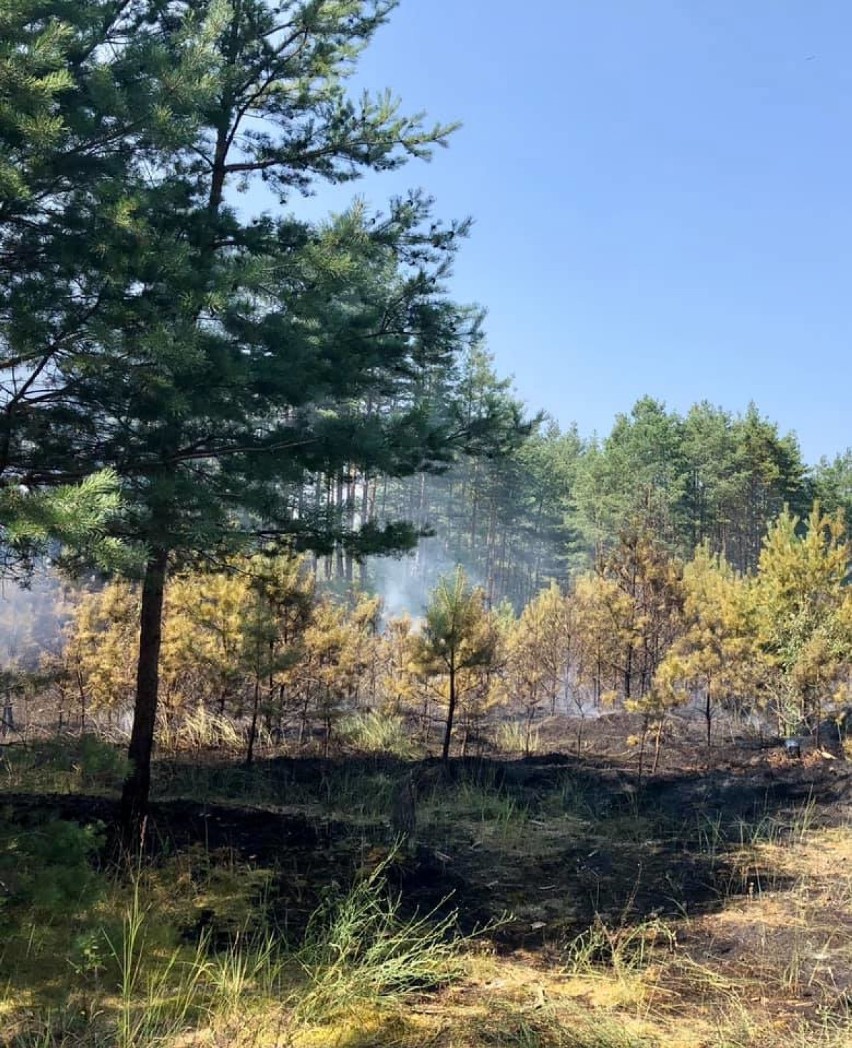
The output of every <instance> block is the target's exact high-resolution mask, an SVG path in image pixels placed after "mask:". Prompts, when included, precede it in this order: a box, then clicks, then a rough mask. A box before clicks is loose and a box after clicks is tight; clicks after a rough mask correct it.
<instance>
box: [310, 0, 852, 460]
mask: <svg viewBox="0 0 852 1048" xmlns="http://www.w3.org/2000/svg"><path fill="white" fill-rule="evenodd" d="M850 39H852V5H850V4H849V3H848V2H846V0H808V2H807V3H805V2H803V0H796V2H793V0H748V2H747V3H743V2H742V0H714V2H713V3H705V2H703V0H643V2H641V3H640V2H637V0H582V2H581V0H533V2H530V3H528V4H525V5H524V4H518V3H517V0H514V2H512V3H509V2H508V0H489V2H487V3H486V2H485V0H403V2H402V3H401V5H400V7H399V8H398V9H397V11H396V12H395V13H394V15H393V17H392V20H391V22H390V24H389V25H388V26H386V27H385V28H384V29H383V30H382V31H381V32H380V34H379V35H378V36H377V38H376V40H375V41H374V43H373V45H372V46H371V47H370V49H369V50H368V51H367V52H366V53H365V55H364V57H363V59H362V62H361V66H360V70H359V75H358V78H357V82H358V83H359V84H363V85H365V86H368V87H370V88H376V89H381V88H384V87H391V88H392V89H393V91H394V92H395V93H396V94H398V95H399V96H400V97H401V98H402V100H403V102H404V108H405V109H406V110H407V111H416V110H420V109H423V110H426V111H427V112H428V114H429V116H430V117H433V118H435V119H440V120H448V121H449V120H454V119H459V120H461V121H463V124H464V126H463V128H462V130H460V131H459V132H458V133H457V134H456V135H455V136H454V139H453V142H452V147H451V148H450V149H449V150H446V151H444V150H441V151H439V152H438V154H437V155H436V157H435V159H434V160H433V161H432V163H431V164H429V165H424V164H412V165H409V166H408V167H406V168H405V169H404V170H403V171H402V172H397V173H394V174H392V175H383V176H379V177H370V178H369V179H364V180H362V181H361V182H360V183H355V184H354V187H353V186H352V185H350V186H348V187H346V191H345V194H346V196H347V197H348V196H350V195H352V194H353V193H355V192H357V193H359V194H361V195H363V196H365V197H366V198H367V200H368V201H369V202H370V203H372V204H375V205H381V203H382V202H383V201H384V200H386V199H387V197H388V196H389V195H391V194H392V193H393V192H395V191H398V190H401V189H402V188H405V187H408V186H412V185H421V186H423V187H424V188H426V189H427V190H428V191H429V192H431V193H433V194H434V195H435V196H436V198H437V203H438V206H437V212H438V214H440V215H442V216H446V217H451V216H453V217H461V216H465V215H471V216H473V217H474V219H475V226H474V230H473V234H472V237H471V239H470V241H469V242H468V243H467V244H466V245H465V246H464V248H463V250H462V253H461V255H460V257H459V260H458V263H457V265H456V270H455V277H454V281H453V292H454V295H455V296H456V297H457V298H459V299H461V300H465V301H476V302H479V303H481V304H482V305H483V306H485V307H486V308H487V310H488V320H487V333H488V343H489V347H490V349H491V351H492V352H493V353H494V355H495V358H496V362H497V367H498V370H500V372H501V373H504V374H507V373H511V374H513V375H514V377H515V383H516V386H517V389H518V391H519V392H520V394H521V395H522V396H523V397H524V399H525V400H526V401H527V402H528V404H529V406H530V407H531V408H533V409H538V408H543V409H545V410H547V411H548V412H550V413H551V414H552V415H554V416H555V417H556V418H557V419H558V420H559V422H560V423H562V424H565V425H567V424H569V423H571V422H574V421H576V423H577V424H578V426H579V429H580V432H581V433H582V434H583V435H590V434H591V433H592V432H593V431H597V432H598V433H599V434H601V435H603V434H605V433H606V432H608V430H609V428H610V426H611V425H612V421H613V418H614V416H615V414H616V413H617V412H619V411H628V410H629V409H630V407H631V405H632V404H633V403H634V401H635V400H636V399H638V398H639V397H640V396H642V395H644V394H646V393H647V394H650V395H651V396H654V397H657V398H659V399H661V400H664V401H665V402H666V404H667V405H668V406H669V407H670V408H674V409H677V410H680V411H685V410H686V409H687V408H688V407H689V405H690V404H692V403H694V402H695V401H698V400H704V399H706V400H709V401H711V402H712V403H714V404H719V405H722V406H724V407H726V408H728V409H730V410H733V411H741V410H743V409H744V408H745V407H746V406H747V404H748V402H749V401H750V400H754V401H755V402H756V403H757V404H758V406H759V408H760V409H761V411H762V413H763V414H764V415H766V416H768V417H769V418H771V419H773V420H774V421H776V422H778V424H779V426H780V427H781V429H782V431H785V432H786V431H787V430H790V429H793V430H795V431H796V432H797V434H798V436H799V439H800V441H801V445H802V449H803V452H804V455H805V458H806V459H807V460H808V461H810V462H814V461H816V460H817V459H818V458H819V457H820V456H821V455H828V456H833V455H834V454H835V453H837V452H839V451H842V450H844V449H845V448H846V447H847V446H849V445H850V444H852V423H850V418H852V416H850V412H849V392H850V390H849V386H850V382H849V379H850V377H852V359H850V346H852V280H850V278H852V62H850V60H849V40H850ZM340 201H341V197H340V196H339V195H338V194H336V193H335V194H333V195H332V196H320V197H319V199H318V201H317V203H322V204H323V205H324V206H325V205H326V204H328V205H329V206H334V207H339V206H340Z"/></svg>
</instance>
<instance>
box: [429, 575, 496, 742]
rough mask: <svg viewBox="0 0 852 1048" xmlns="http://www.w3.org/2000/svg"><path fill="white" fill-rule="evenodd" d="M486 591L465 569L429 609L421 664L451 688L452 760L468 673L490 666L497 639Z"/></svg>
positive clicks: (440, 589)
mask: <svg viewBox="0 0 852 1048" xmlns="http://www.w3.org/2000/svg"><path fill="white" fill-rule="evenodd" d="M483 597H484V594H483V592H482V591H481V590H477V589H474V588H473V587H471V585H470V583H469V582H468V579H467V576H466V575H465V573H464V571H462V569H461V568H457V569H456V570H455V571H454V572H453V573H452V575H448V576H445V577H444V578H442V579H441V580H440V581H439V582H438V585H437V586H436V587H435V590H434V592H433V594H432V599H431V601H430V603H429V607H428V608H427V609H426V621H425V623H424V625H423V629H422V631H421V635H420V638H419V641H420V643H419V645H418V653H417V661H418V662H419V664H420V667H421V671H422V673H423V674H424V675H425V676H438V677H440V678H442V679H443V680H445V681H446V685H447V694H446V699H447V719H446V724H445V727H444V741H443V745H442V748H441V758H442V760H444V761H447V760H448V759H449V755H450V743H451V741H452V736H453V725H454V723H455V717H456V711H457V709H458V707H459V703H460V702H461V700H462V699H463V698H464V693H465V690H466V689H465V684H466V683H467V684H470V682H469V681H467V682H466V681H465V680H464V674H465V672H466V671H470V670H473V669H476V668H479V667H484V666H487V665H489V663H491V662H492V660H493V659H494V655H495V651H496V644H497V637H496V631H495V629H494V627H493V623H491V622H490V621H489V618H488V615H487V613H486V611H485V605H484V600H483Z"/></svg>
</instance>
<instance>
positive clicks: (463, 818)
mask: <svg viewBox="0 0 852 1048" xmlns="http://www.w3.org/2000/svg"><path fill="white" fill-rule="evenodd" d="M578 728H582V738H581V743H580V747H579V752H577V746H576V742H577V731H578ZM637 728H638V720H637V718H633V717H630V716H628V715H614V716H608V717H600V718H598V719H597V720H594V721H590V722H584V723H583V724H582V725H579V724H578V723H577V722H572V721H569V720H567V719H563V720H559V719H554V720H552V721H550V722H548V723H547V724H546V725H545V726H544V728H543V731H542V737H543V739H544V742H545V744H547V745H552V746H553V748H554V750H555V751H557V749H560V750H562V751H563V752H558V751H557V752H553V753H551V754H547V755H541V754H540V755H536V756H531V757H526V758H520V759H514V760H501V759H497V758H495V757H475V758H467V759H464V760H462V759H456V760H454V761H451V762H450V765H449V767H448V768H447V769H444V768H442V767H441V766H440V765H439V764H438V763H437V762H435V761H431V760H430V761H424V762H421V763H419V764H416V765H415V766H414V767H415V779H416V784H417V785H416V790H417V804H416V808H417V831H416V835H415V841H414V842H413V843H412V844H410V845H409V846H408V847H406V848H403V849H401V850H400V851H399V852H398V853H397V854H396V855H395V857H394V858H393V860H392V861H391V863H390V865H389V867H388V877H389V881H390V883H391V885H392V887H393V888H395V889H396V890H398V892H399V894H400V898H401V903H402V908H403V910H404V911H406V912H410V913H413V912H420V913H424V912H430V911H435V910H437V912H447V911H449V910H456V911H458V915H459V923H460V925H461V927H462V928H463V930H465V931H473V930H475V929H477V928H479V929H481V928H483V927H484V926H488V925H493V927H491V929H490V930H489V931H487V932H486V934H487V935H488V936H490V937H491V938H492V939H493V940H494V941H495V943H496V944H497V945H498V946H499V947H501V948H503V949H513V948H518V947H524V948H526V949H545V950H553V949H559V948H561V947H563V946H564V945H565V944H567V943H568V942H570V941H571V940H572V939H573V938H574V937H575V936H576V935H577V934H579V933H581V932H582V931H583V930H584V929H586V928H588V927H589V926H590V925H591V924H592V923H593V922H594V921H595V920H596V919H599V920H602V921H604V922H605V923H606V924H607V925H608V926H610V927H625V926H633V925H639V924H641V923H643V922H647V921H649V920H655V919H657V918H677V917H681V916H685V915H688V916H689V917H694V916H697V915H701V914H712V913H713V912H714V911H716V910H717V909H719V908H720V907H721V905H722V903H723V902H724V901H725V900H726V899H729V898H730V897H731V896H732V895H737V894H741V895H743V896H744V897H748V896H749V895H750V894H752V893H753V892H754V891H755V887H756V886H757V887H758V888H761V889H762V888H763V887H765V885H767V884H771V886H772V888H773V890H783V889H784V888H785V886H786V885H787V884H788V881H789V878H788V877H787V876H786V875H785V874H784V873H783V871H777V870H776V871H773V870H763V869H760V868H759V866H755V865H754V864H752V865H748V864H746V865H745V866H744V865H743V863H742V860H741V854H740V853H741V851H742V846H743V844H744V841H746V839H749V840H755V839H758V838H759V837H760V835H761V834H763V835H766V836H770V835H771V836H773V838H774V839H778V838H780V837H783V835H784V834H785V833H789V832H791V830H790V827H791V826H793V825H794V824H795V823H796V821H797V820H799V821H800V820H801V818H802V813H803V812H807V818H808V820H809V822H810V823H811V824H816V825H835V824H841V823H843V822H844V821H845V820H846V819H848V815H849V811H850V805H852V766H850V765H849V764H847V762H846V761H845V760H843V759H831V758H830V757H828V756H822V755H820V754H819V753H817V752H814V753H811V754H809V755H806V756H805V757H804V758H803V759H801V760H791V759H788V758H787V757H786V756H785V754H784V753H783V751H782V750H781V748H780V747H779V746H778V745H777V744H773V743H772V742H763V741H761V740H760V739H755V738H734V737H731V738H728V739H725V740H722V741H719V742H717V743H716V744H715V745H714V746H713V747H712V748H711V749H709V750H708V749H707V748H706V747H705V746H703V745H702V743H701V739H700V725H699V726H691V725H689V724H683V725H680V726H679V727H678V729H677V731H676V733H675V734H674V735H672V736H670V737H669V738H667V739H665V740H664V744H663V747H662V749H661V751H660V760H659V766H658V768H657V769H656V770H655V771H654V772H653V773H651V772H649V771H648V770H647V768H648V765H649V763H650V760H649V755H648V753H647V752H646V753H645V755H644V758H643V764H644V765H645V770H644V772H643V775H642V776H641V777H640V775H639V755H638V751H637V745H636V739H635V737H636V734H637ZM572 751H573V752H572ZM411 769H412V765H411V764H407V763H403V762H400V761H395V760H390V759H382V758H364V757H348V758H345V757H341V758H338V759H328V760H321V759H317V758H305V759H298V758H285V757H278V756H274V755H271V754H270V755H267V757H266V759H264V760H261V761H259V762H258V763H257V764H256V765H255V766H254V767H253V768H251V769H244V768H242V767H240V766H239V764H238V763H237V762H235V761H231V760H227V759H224V758H221V757H217V756H216V755H206V756H205V757H204V758H203V759H199V757H198V756H197V755H196V756H193V757H192V758H191V759H188V760H187V761H186V762H182V761H170V762H162V763H161V764H160V765H159V766H158V771H157V784H158V785H157V790H156V793H157V799H156V800H155V801H154V803H153V805H152V808H151V813H150V816H149V820H148V826H147V833H148V836H147V842H148V849H149V851H150V853H151V858H152V860H153V861H154V862H155V863H156V862H160V861H165V859H166V858H168V857H173V856H174V855H175V854H179V853H181V852H183V851H187V850H189V849H192V848H201V849H203V850H204V851H205V852H206V853H207V854H208V855H211V856H213V857H214V859H215V857H216V856H226V857H227V861H228V862H230V863H233V862H235V861H237V862H241V863H246V864H249V865H251V866H256V867H262V868H271V869H272V870H273V871H274V874H273V878H272V881H271V884H270V885H269V886H268V887H267V889H266V891H265V895H264V907H265V909H266V916H267V917H269V916H271V917H272V919H273V920H274V921H275V922H276V923H277V925H278V926H279V927H280V928H281V929H282V931H284V932H286V933H287V934H288V935H289V936H292V937H294V938H298V936H299V935H300V934H301V932H302V930H303V929H304V927H305V925H306V922H307V919H308V917H309V915H310V914H311V912H313V910H314V909H315V908H316V907H317V905H318V904H319V902H320V901H321V900H322V899H323V898H325V897H326V896H327V893H328V890H329V886H332V885H333V886H335V887H337V888H340V889H343V888H345V887H346V886H347V885H349V884H351V883H352V882H353V880H355V879H357V878H358V877H360V876H363V875H364V872H365V871H369V870H370V869H371V868H374V867H375V865H376V864H377V863H379V862H381V861H382V860H383V859H385V858H386V857H387V855H388V852H389V849H390V845H389V840H390V831H389V827H388V817H389V813H390V811H391V810H392V807H393V804H394V798H395V796H396V793H397V791H398V790H399V789H400V784H401V783H403V781H404V780H405V779H406V777H407V776H408V775H409V773H410V771H411ZM2 802H3V805H4V808H5V810H6V813H7V814H8V815H9V816H10V817H11V819H12V821H13V822H16V823H18V824H19V825H21V826H23V827H26V826H27V825H28V824H31V823H33V822H34V821H35V820H38V819H43V818H44V817H45V816H46V815H49V814H53V815H56V816H58V817H60V818H62V819H68V820H72V821H75V822H79V823H91V822H95V821H100V822H102V823H103V824H104V825H105V826H106V827H107V836H108V838H109V827H110V826H111V825H112V824H113V822H114V820H115V817H116V813H117V802H116V800H115V799H114V798H112V797H108V796H90V795H84V794H73V793H72V794H67V795H58V794H39V793H33V792H27V793H23V792H18V793H15V792H5V793H4V794H3V795H2ZM110 854H111V852H110V845H109V840H108V844H107V847H106V848H105V852H104V855H105V857H108V856H109V855H110ZM211 924H212V925H213V926H214V929H213V930H214V931H215V924H216V913H215V912H199V913H197V914H195V915H194V916H193V917H192V919H191V920H190V921H189V923H188V924H187V927H186V928H185V929H183V931H184V934H185V935H187V936H191V935H192V934H193V933H194V931H195V930H197V929H198V928H201V927H202V926H210V925H211Z"/></svg>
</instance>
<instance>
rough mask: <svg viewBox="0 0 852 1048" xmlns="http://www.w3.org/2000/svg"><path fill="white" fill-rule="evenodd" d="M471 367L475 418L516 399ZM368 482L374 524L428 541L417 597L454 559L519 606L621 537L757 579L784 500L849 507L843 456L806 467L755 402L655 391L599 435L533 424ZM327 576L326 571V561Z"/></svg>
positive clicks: (379, 568) (415, 575)
mask: <svg viewBox="0 0 852 1048" xmlns="http://www.w3.org/2000/svg"><path fill="white" fill-rule="evenodd" d="M468 368H469V371H468V383H469V397H470V405H471V412H475V411H480V412H481V411H483V410H485V405H489V406H490V407H491V410H492V411H493V404H494V402H495V401H499V399H500V398H505V399H506V400H507V401H509V402H511V401H512V394H511V392H510V389H509V384H508V383H506V382H501V381H500V380H498V379H497V378H496V376H495V375H494V373H493V371H492V370H491V368H490V364H489V361H488V358H487V356H486V355H485V354H484V353H482V351H480V350H476V351H474V353H473V354H472V355H471V359H470V361H469V363H468ZM372 483H373V488H372V489H371V493H370V495H369V497H368V498H367V500H366V505H367V507H368V508H369V511H370V512H371V513H372V514H373V515H374V516H375V517H376V519H380V520H381V519H385V518H387V519H398V518H404V519H408V520H411V521H413V522H414V523H415V524H416V525H417V527H418V528H420V529H422V530H424V531H425V532H426V533H431V534H434V535H435V540H433V541H432V542H430V543H427V544H426V546H425V547H424V548H423V550H422V551H421V552H419V553H418V554H417V555H416V556H415V558H413V559H412V560H411V561H410V562H409V563H408V572H409V575H410V576H411V578H412V581H413V582H417V581H420V582H421V583H422V585H421V588H420V590H418V589H417V586H416V585H411V587H410V592H411V593H412V594H418V593H422V592H424V591H425V589H428V588H429V586H430V585H433V584H434V582H435V577H436V575H437V574H438V573H440V571H441V570H446V569H447V567H448V566H451V565H453V564H462V565H464V567H465V569H466V570H467V571H468V573H469V574H470V575H471V577H472V578H474V579H476V580H477V581H478V582H480V583H481V584H482V586H483V588H484V590H485V592H486V595H487V597H488V599H489V600H490V601H491V602H494V603H497V602H499V601H501V600H503V599H508V600H509V601H511V603H512V605H513V606H514V607H515V609H516V610H518V611H519V610H520V609H521V608H523V607H524V605H525V604H526V603H527V602H529V601H530V600H531V599H532V598H533V597H534V596H535V594H536V593H538V592H539V590H540V589H541V588H542V587H543V586H546V585H548V584H549V583H550V582H551V581H555V582H557V583H558V584H559V585H560V586H563V587H564V586H567V585H568V584H569V582H570V580H571V578H572V576H574V575H576V574H577V572H578V571H582V570H584V569H586V568H588V567H590V566H592V565H594V564H595V563H596V562H597V561H598V560H599V559H600V558H601V557H602V556H605V555H607V554H608V553H609V552H610V551H611V550H612V549H613V548H615V547H616V546H617V545H618V543H619V541H620V538H621V536H622V535H623V534H624V533H625V532H629V531H634V532H635V531H637V530H642V529H646V530H648V531H651V532H653V533H654V534H655V536H656V537H657V538H658V539H659V540H660V541H661V542H662V544H663V546H664V548H665V549H666V550H667V551H668V552H669V553H671V554H672V555H675V556H677V557H679V558H681V559H682V560H688V559H689V558H690V557H691V556H692V555H693V553H694V552H695V550H696V549H697V548H699V547H700V546H702V545H704V544H706V545H707V547H708V548H709V550H710V551H711V552H712V553H714V554H724V556H725V558H726V560H727V561H728V562H729V563H730V565H731V566H732V567H733V568H734V569H735V570H737V571H740V572H746V573H751V572H753V571H754V570H755V569H756V567H757V564H758V560H759V557H760V551H761V544H762V541H763V537H764V535H765V534H766V529H767V527H768V526H769V524H770V523H771V522H772V521H773V520H775V519H776V518H777V517H778V515H779V513H781V512H782V510H783V509H784V508H785V506H786V507H788V508H789V509H790V511H791V512H792V513H794V514H796V515H798V516H799V517H800V518H802V519H804V518H806V517H807V515H808V513H809V512H810V508H811V506H812V505H813V503H814V502H815V501H819V502H820V503H821V505H822V506H823V508H824V509H825V510H826V511H828V512H834V511H835V510H837V509H839V508H842V509H844V510H845V511H846V513H847V516H848V514H849V513H850V512H852V454H850V452H848V451H847V452H846V454H845V455H842V456H838V457H837V458H836V459H835V460H834V461H833V462H829V461H827V460H822V461H821V462H820V463H819V464H818V465H816V466H808V465H807V464H806V463H805V461H804V460H803V458H802V454H801V451H800V448H799V445H798V441H797V440H796V437H795V435H793V434H782V433H780V432H779V429H778V426H777V425H776V424H775V423H773V422H771V421H769V420H768V419H766V418H764V417H763V416H761V414H760V413H759V411H758V409H757V407H755V406H754V405H752V406H750V407H749V408H748V410H747V411H746V412H745V414H743V415H737V414H734V413H732V412H729V411H726V410H724V409H723V408H719V407H714V406H712V405H710V404H708V403H701V404H696V405H695V406H693V407H692V408H691V409H690V410H689V411H688V412H687V413H686V415H681V414H679V413H677V412H674V411H667V410H666V408H665V406H664V405H663V404H661V403H660V402H658V401H656V400H653V399H651V398H649V397H646V398H644V399H642V400H640V401H639V402H638V403H637V404H636V405H635V406H634V408H633V409H632V411H631V412H630V414H629V415H620V416H618V418H617V419H616V421H615V424H614V425H613V428H612V430H611V432H610V433H609V435H608V436H606V437H605V438H603V439H597V438H593V439H589V440H585V439H582V438H581V437H580V435H579V434H578V432H577V431H576V429H574V428H571V429H568V430H567V431H563V430H560V429H559V427H558V426H556V424H555V423H553V422H551V421H548V420H546V419H545V420H538V422H537V424H536V426H535V428H534V431H533V433H532V434H531V435H530V436H529V438H528V439H527V440H525V441H524V442H523V443H521V444H520V446H519V447H517V448H513V449H511V450H509V451H508V452H506V453H505V454H503V455H499V454H497V455H495V454H491V455H487V456H481V457H478V458H466V459H464V460H463V461H462V462H460V463H458V464H457V465H455V466H454V467H453V468H452V469H450V470H448V471H447V472H445V473H440V472H432V473H429V474H421V475H419V476H416V477H412V478H407V479H402V480H397V481H391V480H378V479H376V480H375V481H374V482H372ZM353 497H354V487H353ZM375 570H376V574H377V576H378V577H379V578H380V579H381V578H382V577H383V573H385V572H386V568H385V567H384V566H383V565H382V564H381V563H376V564H375ZM324 574H325V575H326V576H334V574H335V571H334V570H333V565H331V563H330V562H328V563H327V564H326V570H325V572H324ZM349 577H350V578H351V577H352V572H351V571H350V572H349ZM379 590H380V591H381V586H380V587H379Z"/></svg>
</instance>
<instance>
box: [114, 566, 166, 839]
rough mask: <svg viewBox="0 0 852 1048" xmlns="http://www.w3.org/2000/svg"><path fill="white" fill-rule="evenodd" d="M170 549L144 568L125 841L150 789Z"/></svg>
mask: <svg viewBox="0 0 852 1048" xmlns="http://www.w3.org/2000/svg"><path fill="white" fill-rule="evenodd" d="M168 560H169V553H168V550H166V549H155V550H154V551H153V552H152V554H151V557H150V559H149V560H148V564H147V566H146V568H145V580H144V582H143V584H142V608H141V613H140V631H139V660H138V662H137V666H136V704H135V706H134V709H133V728H132V730H131V733H130V748H129V750H128V754H127V755H128V757H129V758H130V761H131V770H130V774H129V775H128V777H127V779H126V780H125V783H124V790H123V791H122V795H121V831H122V835H123V837H124V841H125V844H127V845H130V844H135V843H136V842H138V841H139V839H140V837H139V835H140V834H141V831H142V823H143V820H144V818H145V815H146V814H147V810H148V796H149V793H150V791H151V752H152V750H153V748H154V729H155V726H156V722H157V696H158V690H159V682H160V645H161V642H162V635H163V595H164V592H165V586H166V571H167V568H168Z"/></svg>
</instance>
